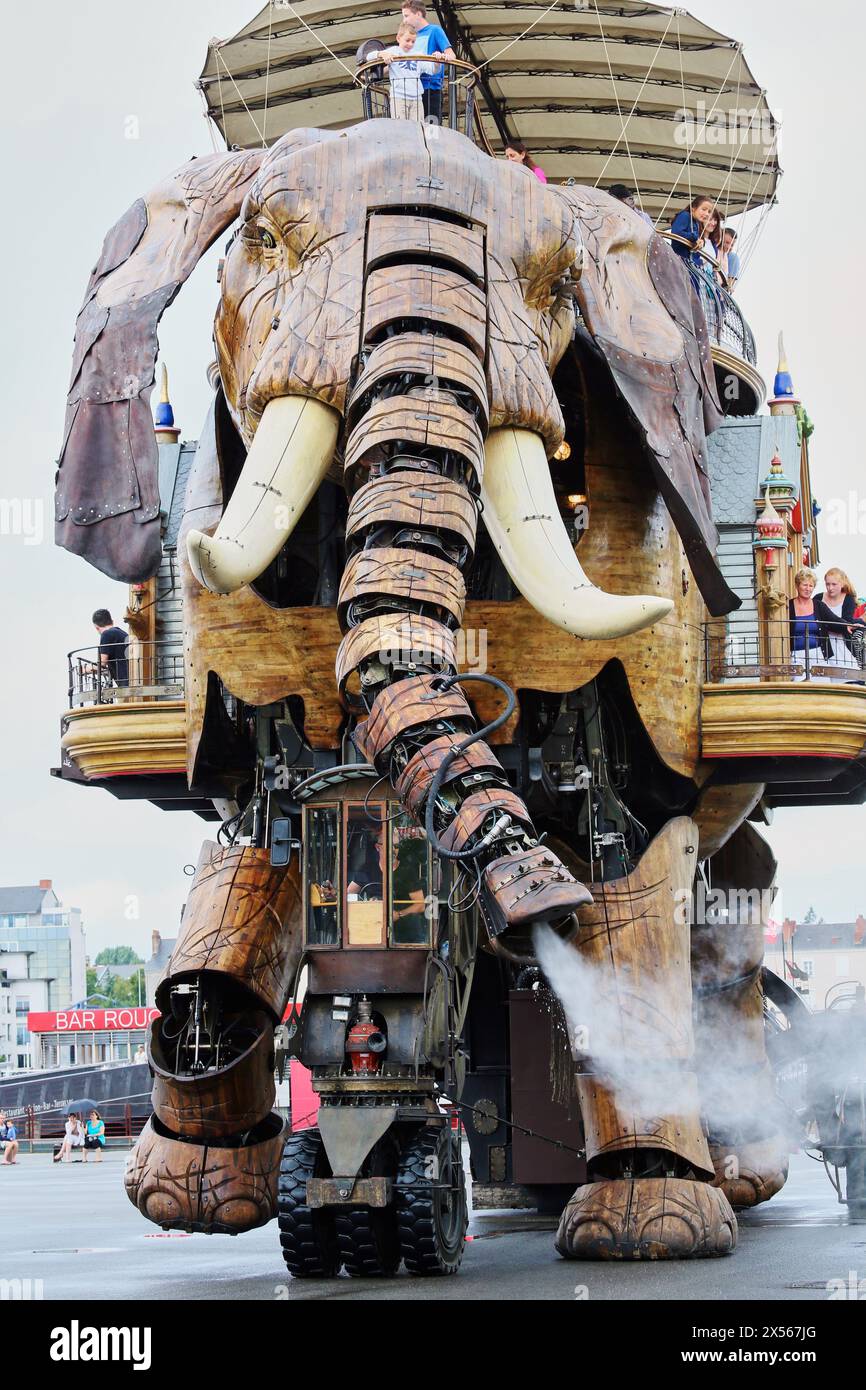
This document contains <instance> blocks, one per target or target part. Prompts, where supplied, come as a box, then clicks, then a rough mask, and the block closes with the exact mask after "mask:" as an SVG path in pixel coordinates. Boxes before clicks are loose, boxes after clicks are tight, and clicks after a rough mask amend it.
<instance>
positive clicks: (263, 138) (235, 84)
mask: <svg viewBox="0 0 866 1390" xmlns="http://www.w3.org/2000/svg"><path fill="white" fill-rule="evenodd" d="M214 53H215V54H216V56H217V58H218V59H219V61H220V62H221V63H222V65H223V67H224V68H225V70H226V76H227V77H230V78H231V84H232V86H233V87H234V89H235V91H236V92H237V94H238V96H239V97H240V99H241V105H242V106H243V108H244V110H245V111H246V113H247V115H248V116H249V118H250V120H251V121H252V123H253V125H254V126H255V129H256V134H257V135H258V137H259V139H260V140H261V142H262V149H266V148H267V144H266V141H265V137H264V135H263V134H262V132H261V129H260V127H259V123H258V121H257V120H256V118H255V116H254V115H253V113H252V111H251V110H250V108H249V107H248V106H247V104H246V102H245V100H244V94H243V92H242V91H241V89H240V87H239V86H238V84H237V82H235V79H234V77H233V76H232V74H231V73H230V72H229V69H228V67H227V66H226V60H225V58H224V57H223V55H222V53H221V52H220V50H219V49H218V48H215V49H214ZM220 105H222V86H220ZM223 121H225V110H223ZM223 131H225V125H224V126H223ZM226 144H228V140H226Z"/></svg>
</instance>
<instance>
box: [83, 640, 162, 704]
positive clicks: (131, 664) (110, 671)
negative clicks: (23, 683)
mask: <svg viewBox="0 0 866 1390" xmlns="http://www.w3.org/2000/svg"><path fill="white" fill-rule="evenodd" d="M104 657H105V658H106V660H103V658H104ZM66 663H67V669H68V695H69V708H70V709H76V708H78V707H80V706H83V705H112V704H122V703H126V702H128V701H130V700H144V701H158V700H182V699H183V693H184V672H183V652H182V651H181V650H180V649H179V648H178V647H177V645H176V644H175V643H172V642H139V641H138V640H137V639H136V638H134V637H131V638H130V639H129V642H128V643H127V644H126V646H124V647H121V646H120V644H119V643H118V644H117V645H115V646H112V647H111V648H110V649H109V648H106V647H102V648H100V647H79V648H78V649H77V650H76V651H73V652H69V653H68V654H67V658H66Z"/></svg>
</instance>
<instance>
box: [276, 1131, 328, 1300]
mask: <svg viewBox="0 0 866 1390" xmlns="http://www.w3.org/2000/svg"><path fill="white" fill-rule="evenodd" d="M326 1176H328V1168H327V1159H326V1158H325V1147H324V1145H323V1143H322V1138H321V1135H320V1134H319V1131H318V1130H317V1129H302V1130H300V1131H299V1132H298V1133H297V1134H290V1135H289V1137H288V1139H287V1140H286V1143H285V1147H284V1148H283V1156H282V1159H281V1161H280V1181H279V1188H278V1195H277V1224H278V1226H279V1228H280V1245H281V1247H282V1251H283V1259H284V1260H285V1262H286V1268H287V1269H288V1271H289V1273H290V1274H291V1275H292V1276H293V1277H294V1278H295V1279H331V1278H333V1277H334V1275H336V1274H339V1272H340V1254H339V1250H338V1247H337V1234H336V1230H335V1228H334V1218H333V1215H332V1214H331V1213H330V1212H325V1211H318V1210H311V1209H310V1208H309V1207H308V1206H307V1205H306V1199H307V1179H308V1178H314V1177H326Z"/></svg>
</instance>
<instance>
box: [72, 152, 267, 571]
mask: <svg viewBox="0 0 866 1390" xmlns="http://www.w3.org/2000/svg"><path fill="white" fill-rule="evenodd" d="M266 155H267V151H266V150H255V151H241V152H239V153H232V154H218V155H208V156H207V157H206V158H203V159H192V160H190V161H189V163H187V164H184V165H183V167H182V168H181V169H179V170H178V171H177V172H176V173H175V174H172V175H171V176H170V177H169V178H168V179H166V180H165V182H164V183H161V184H160V185H159V186H158V187H157V188H155V189H154V190H153V191H152V192H151V193H149V194H148V195H147V197H146V198H140V199H139V200H138V201H137V202H135V203H133V205H132V207H131V208H129V210H128V211H127V212H125V213H124V215H123V217H121V219H120V221H119V222H118V223H117V224H116V225H115V226H114V227H112V229H111V231H110V232H109V233H108V235H107V236H106V238H105V241H104V243H103V247H102V254H101V255H100V258H99V261H98V262H97V265H96V268H95V269H94V271H93V274H92V275H91V277H90V282H89V284H88V286H87V293H86V295H85V298H84V304H83V305H82V308H81V311H80V313H79V315H78V319H77V322H76V329H75V348H74V353H73V362H72V379H71V381H70V384H69V394H68V397H67V409H66V424H65V430H64V440H63V449H62V452H61V455H60V465H59V469H58V473H57V487H56V512H55V522H56V527H55V537H56V540H57V543H58V545H62V546H64V547H65V549H67V550H71V551H72V552H73V554H76V555H81V556H83V557H84V558H85V559H86V560H88V561H89V562H90V563H91V564H92V565H95V566H96V568H97V569H100V570H102V571H103V573H104V574H107V575H110V577H111V578H112V579H119V580H121V581H122V582H124V583H132V582H137V581H140V580H144V579H148V578H150V576H151V575H153V574H155V573H156V571H157V569H158V567H159V561H160V525H159V479H158V468H159V451H158V447H157V443H156V438H155V435H154V430H153V420H152V417H151V413H150V394H151V391H152V389H153V383H154V374H155V369H156V357H157V325H158V323H159V320H160V318H161V316H162V314H163V311H164V310H165V309H166V308H167V307H168V305H169V304H170V303H171V301H172V300H173V299H174V297H175V295H176V294H177V292H178V290H179V289H180V287H181V285H183V283H184V281H185V280H186V279H187V277H188V276H189V275H190V273H191V271H192V270H193V269H194V267H195V265H196V264H197V262H198V261H199V259H200V258H201V257H202V256H203V255H204V253H205V251H206V250H207V249H208V247H209V246H210V245H211V244H212V243H213V242H214V240H215V239H216V238H217V237H218V236H219V235H220V233H221V232H223V231H224V230H225V229H226V227H228V226H229V225H230V224H231V223H232V222H233V221H234V220H235V218H236V217H237V216H238V214H239V212H240V209H241V204H242V203H243V200H244V196H245V194H246V192H247V189H248V188H249V186H250V184H251V183H252V181H253V179H254V178H255V175H256V173H257V172H258V169H259V167H260V165H261V163H262V160H263V159H264V158H265V156H266Z"/></svg>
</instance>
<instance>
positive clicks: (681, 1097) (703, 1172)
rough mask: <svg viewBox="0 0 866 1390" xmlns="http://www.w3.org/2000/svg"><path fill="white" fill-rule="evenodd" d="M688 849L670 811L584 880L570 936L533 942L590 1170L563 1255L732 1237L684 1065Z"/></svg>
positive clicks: (709, 1250) (727, 1241) (669, 1250)
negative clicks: (624, 871) (638, 850)
mask: <svg viewBox="0 0 866 1390" xmlns="http://www.w3.org/2000/svg"><path fill="white" fill-rule="evenodd" d="M696 849H697V829H696V827H695V825H694V823H693V822H692V821H691V820H689V819H687V818H685V817H681V818H679V819H677V820H673V821H671V822H670V823H669V824H668V825H667V826H666V827H665V829H664V830H662V831H661V832H660V834H659V835H657V836H656V838H655V839H654V840H653V841H652V843H651V844H650V846H649V848H648V849H647V850H646V852H645V853H644V855H643V857H642V858H641V860H640V862H639V863H638V865H637V866H636V868H635V869H634V870H633V872H632V873H631V874H629V875H628V877H627V878H622V879H616V880H613V881H611V882H608V883H602V884H594V885H593V886H592V887H593V899H594V901H593V904H592V906H591V907H587V908H583V909H582V910H581V912H580V914H579V916H580V930H579V933H578V936H577V938H576V939H575V941H574V943H573V945H572V946H569V947H559V949H558V950H557V951H556V952H555V955H554V956H553V958H551V959H550V960H546V959H545V956H544V954H543V956H542V961H543V964H545V969H546V970H547V972H548V975H549V976H550V977H551V983H552V984H553V986H554V988H555V989H557V992H558V993H559V994H560V997H561V999H562V1002H563V1005H564V1008H565V1012H566V1017H567V1018H568V1021H569V1025H570V1026H571V1027H572V1029H573V1030H575V1031H574V1035H573V1036H574V1044H575V1049H576V1054H577V1056H578V1066H579V1075H578V1078H577V1085H578V1097H579V1100H580V1107H581V1114H582V1117H583V1126H584V1132H585V1135H586V1158H587V1167H588V1173H589V1178H590V1181H589V1182H587V1183H585V1184H584V1185H583V1186H582V1187H579V1188H578V1189H577V1191H576V1192H575V1193H574V1195H573V1196H572V1198H571V1200H570V1201H569V1203H568V1205H567V1206H566V1208H565V1211H564V1212H563V1215H562V1219H561V1221H560V1225H559V1230H558V1232H557V1238H556V1248H557V1250H558V1251H559V1253H560V1254H561V1255H563V1256H565V1257H566V1258H567V1259H634V1260H638V1259H683V1258H693V1257H699V1256H713V1255H725V1254H727V1253H728V1252H729V1251H730V1250H732V1249H733V1247H734V1245H735V1244H736V1238H737V1224H736V1218H735V1217H734V1214H733V1212H732V1210H731V1208H730V1205H729V1203H728V1201H727V1198H726V1197H725V1195H724V1193H723V1192H721V1190H720V1189H719V1188H717V1187H713V1186H712V1185H711V1183H712V1179H713V1165H712V1160H711V1158H710V1154H709V1150H708V1148H707V1141H706V1138H705V1135H704V1132H703V1129H702V1126H701V1112H700V1101H699V1097H698V1086H697V1077H696V1075H695V1071H694V1039H693V1031H692V996H691V977H690V972H689V923H688V916H689V914H688V910H687V907H686V903H687V901H688V898H689V895H690V893H691V885H692V880H693V878H694V872H695V852H696ZM575 952H576V953H577V955H578V956H579V962H573V964H572V970H571V971H569V969H568V964H567V961H566V960H565V957H567V956H571V955H572V954H573V953H575ZM575 972H576V973H575Z"/></svg>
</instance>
